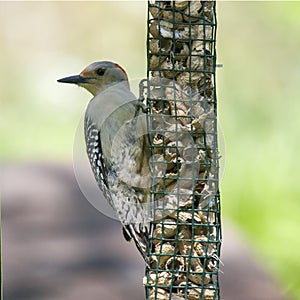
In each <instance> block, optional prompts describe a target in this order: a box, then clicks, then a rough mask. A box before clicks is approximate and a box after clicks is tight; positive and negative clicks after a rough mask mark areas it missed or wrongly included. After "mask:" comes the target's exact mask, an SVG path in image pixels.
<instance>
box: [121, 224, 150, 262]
mask: <svg viewBox="0 0 300 300" xmlns="http://www.w3.org/2000/svg"><path fill="white" fill-rule="evenodd" d="M123 235H124V238H125V239H126V241H130V240H131V239H133V240H134V242H135V245H136V247H137V249H138V250H139V252H140V253H141V255H142V256H143V258H144V260H145V262H146V264H147V265H148V266H149V259H148V246H147V236H148V229H147V227H143V230H139V231H138V230H137V229H136V228H135V226H134V225H132V224H129V225H125V226H124V227H123Z"/></svg>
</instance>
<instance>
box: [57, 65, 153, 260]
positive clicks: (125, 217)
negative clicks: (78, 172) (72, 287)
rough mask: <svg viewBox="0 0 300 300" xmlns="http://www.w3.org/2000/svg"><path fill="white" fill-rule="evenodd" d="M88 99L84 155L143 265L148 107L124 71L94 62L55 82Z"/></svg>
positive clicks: (147, 187) (146, 234) (145, 253)
mask: <svg viewBox="0 0 300 300" xmlns="http://www.w3.org/2000/svg"><path fill="white" fill-rule="evenodd" d="M57 81H58V82H61V83H71V84H76V85H77V86H80V87H83V88H85V89H86V90H87V91H88V92H90V93H91V94H92V95H93V98H92V99H91V100H90V101H89V103H88V105H87V109H86V111H85V117H84V133H85V142H86V151H87V155H88V158H89V162H90V165H91V168H92V171H93V173H94V177H95V179H96V181H97V183H98V186H99V188H100V190H101V191H102V192H103V195H104V197H105V198H106V200H107V201H108V203H109V204H110V205H111V207H112V208H113V210H114V212H115V213H116V215H117V217H118V219H119V220H120V222H121V224H122V225H123V235H124V238H125V239H126V240H127V241H130V240H132V239H133V240H134V242H135V245H136V247H137V249H138V250H139V252H140V253H141V255H142V257H143V258H144V260H145V262H146V264H148V245H147V237H148V231H149V230H148V218H147V201H148V199H149V189H150V187H149V185H150V184H149V181H150V176H149V173H150V168H149V156H150V154H149V151H150V150H149V136H148V134H147V120H146V112H147V107H146V106H145V105H144V104H143V103H142V101H140V100H138V99H137V98H136V96H135V95H134V94H133V93H132V92H131V90H130V85H129V81H128V76H127V73H126V71H125V70H124V69H123V68H122V67H121V66H120V65H119V64H117V63H114V62H111V61H100V62H94V63H92V64H90V65H88V66H87V67H86V68H85V69H84V70H83V71H82V72H81V73H80V74H79V75H73V76H69V77H65V78H61V79H59V80H57Z"/></svg>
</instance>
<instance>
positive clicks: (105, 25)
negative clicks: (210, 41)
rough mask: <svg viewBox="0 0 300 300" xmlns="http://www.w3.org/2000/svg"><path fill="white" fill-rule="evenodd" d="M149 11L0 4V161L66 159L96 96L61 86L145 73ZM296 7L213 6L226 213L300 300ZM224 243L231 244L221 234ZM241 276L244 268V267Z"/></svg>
mask: <svg viewBox="0 0 300 300" xmlns="http://www.w3.org/2000/svg"><path fill="white" fill-rule="evenodd" d="M146 16H147V14H146V2H144V1H140V2H115V1H110V2H1V3H0V51H1V55H0V64H1V73H0V101H1V119H0V135H1V150H0V151H1V153H0V155H1V161H2V163H4V162H5V163H10V162H13V163H16V162H21V161H71V160H72V146H73V137H74V133H75V129H76V127H77V124H78V122H79V119H80V117H81V115H82V113H83V111H84V108H85V106H86V104H87V101H88V100H89V99H90V95H88V94H87V93H86V92H85V91H83V90H82V89H79V88H76V87H74V86H66V85H61V84H58V83H57V82H56V79H58V78H61V77H63V76H67V75H73V74H76V73H78V72H79V71H81V70H82V69H83V68H84V67H85V66H86V65H87V64H89V63H91V62H93V61H97V60H113V61H116V62H118V63H120V64H121V65H122V66H123V67H124V68H125V69H126V70H127V72H128V74H129V77H130V78H132V79H137V78H143V77H145V74H146V47H145V45H146V40H145V39H146ZM299 16H300V3H299V2H298V3H297V2H244V1H243V2H227V1H222V2H219V3H218V41H217V49H218V63H221V64H223V68H221V69H218V78H217V89H218V101H219V107H218V108H219V120H220V126H221V128H222V131H223V134H224V141H225V142H224V144H225V150H223V160H224V161H225V171H224V176H223V179H222V182H221V188H222V189H221V192H222V211H223V217H224V218H225V219H230V220H231V222H233V223H234V224H235V225H236V226H237V227H238V228H240V229H241V230H242V231H243V232H244V233H245V234H246V235H247V236H248V238H249V239H250V240H251V244H252V250H253V251H255V252H256V255H257V256H258V258H259V259H260V262H261V264H262V265H263V266H265V267H266V268H268V270H269V273H270V274H271V275H272V276H274V277H275V278H277V280H278V282H279V284H280V285H281V286H282V289H283V290H284V292H285V293H286V294H289V295H293V296H294V299H300V254H299V250H300V239H299V236H298V234H299V233H297V232H299V229H300V201H299V199H300V189H299V186H298V181H299V178H300V175H299V168H298V167H299V162H300V158H299V151H300V147H299V146H300V134H299V132H300V118H299V112H300V104H299V102H298V101H299V99H300V97H299V96H300V89H299V83H300V82H299V81H300V80H299V79H300V56H299V49H300V38H299V31H300V18H299ZM224 238H225V239H226V236H225V237H224ZM245 272H246V270H245Z"/></svg>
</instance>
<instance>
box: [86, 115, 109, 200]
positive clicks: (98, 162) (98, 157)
mask: <svg viewBox="0 0 300 300" xmlns="http://www.w3.org/2000/svg"><path fill="white" fill-rule="evenodd" d="M84 132H85V142H86V151H87V155H88V159H89V162H90V165H91V168H92V171H93V173H94V177H95V179H96V181H97V183H98V186H99V188H100V190H101V191H102V192H103V194H104V196H105V198H106V199H107V201H108V202H109V204H110V205H112V202H111V196H110V191H109V185H108V180H107V174H108V169H107V166H106V165H105V161H104V158H103V152H102V146H101V140H100V130H98V129H97V126H96V124H95V123H94V122H93V121H92V120H91V119H89V118H88V117H86V118H85V122H84Z"/></svg>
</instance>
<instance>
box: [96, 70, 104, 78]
mask: <svg viewBox="0 0 300 300" xmlns="http://www.w3.org/2000/svg"><path fill="white" fill-rule="evenodd" d="M96 73H97V74H98V75H99V76H103V75H104V73H105V69H103V68H100V69H98V70H97V71H96Z"/></svg>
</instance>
